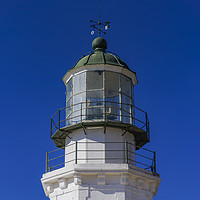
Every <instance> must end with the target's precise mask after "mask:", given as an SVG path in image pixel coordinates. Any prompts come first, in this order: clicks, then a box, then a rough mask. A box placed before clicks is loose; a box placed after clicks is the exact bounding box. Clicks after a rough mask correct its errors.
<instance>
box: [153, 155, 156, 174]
mask: <svg viewBox="0 0 200 200" xmlns="http://www.w3.org/2000/svg"><path fill="white" fill-rule="evenodd" d="M153 162H154V164H153V168H154V172H156V152H155V151H154V152H153Z"/></svg>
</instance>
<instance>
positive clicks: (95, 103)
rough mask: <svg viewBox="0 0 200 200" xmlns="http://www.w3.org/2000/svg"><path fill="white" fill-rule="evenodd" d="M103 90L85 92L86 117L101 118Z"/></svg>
mask: <svg viewBox="0 0 200 200" xmlns="http://www.w3.org/2000/svg"><path fill="white" fill-rule="evenodd" d="M103 108H104V103H103V91H99V90H97V91H88V92H87V119H88V120H93V119H103Z"/></svg>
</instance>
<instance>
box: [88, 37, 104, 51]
mask: <svg viewBox="0 0 200 200" xmlns="http://www.w3.org/2000/svg"><path fill="white" fill-rule="evenodd" d="M92 48H93V49H94V50H103V51H105V50H106V49H107V42H106V40H105V39H104V38H102V37H98V38H95V39H94V40H93V42H92Z"/></svg>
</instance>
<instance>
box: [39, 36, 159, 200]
mask: <svg viewBox="0 0 200 200" xmlns="http://www.w3.org/2000/svg"><path fill="white" fill-rule="evenodd" d="M92 48H93V50H94V51H93V52H92V53H90V54H89V55H86V56H83V57H82V58H81V59H80V60H78V62H77V63H76V64H75V66H74V67H73V68H72V69H70V70H69V71H68V72H67V73H66V74H65V76H64V77H63V81H64V84H65V85H66V107H65V108H62V109H59V110H58V111H57V112H56V113H55V115H54V116H53V117H52V118H51V139H52V140H53V141H54V143H55V145H56V147H58V150H56V151H52V152H49V153H47V160H46V164H47V166H46V173H45V174H43V177H42V179H41V181H42V185H43V188H44V192H45V194H46V196H48V197H49V198H50V199H51V200H151V199H153V197H154V196H155V195H156V192H157V190H158V187H159V183H160V177H159V174H158V173H156V163H155V162H156V159H155V152H153V151H149V150H147V149H145V148H144V147H143V146H144V145H145V144H146V143H147V142H149V139H150V138H149V137H150V136H149V121H148V117H147V113H146V112H144V111H143V110H141V109H140V108H138V107H136V106H135V104H134V92H133V91H134V86H135V85H136V84H137V78H136V73H135V72H133V71H132V70H131V69H130V68H129V67H128V66H127V65H126V63H125V62H123V61H122V60H121V59H120V58H119V57H118V56H116V55H115V54H113V53H108V52H106V49H107V42H106V40H105V39H103V38H101V37H98V38H96V39H94V41H93V43H92ZM151 154H152V157H151V156H150V155H151Z"/></svg>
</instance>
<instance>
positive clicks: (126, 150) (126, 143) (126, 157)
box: [124, 141, 128, 164]
mask: <svg viewBox="0 0 200 200" xmlns="http://www.w3.org/2000/svg"><path fill="white" fill-rule="evenodd" d="M124 147H125V163H127V164H128V142H127V141H125V145H124Z"/></svg>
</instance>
